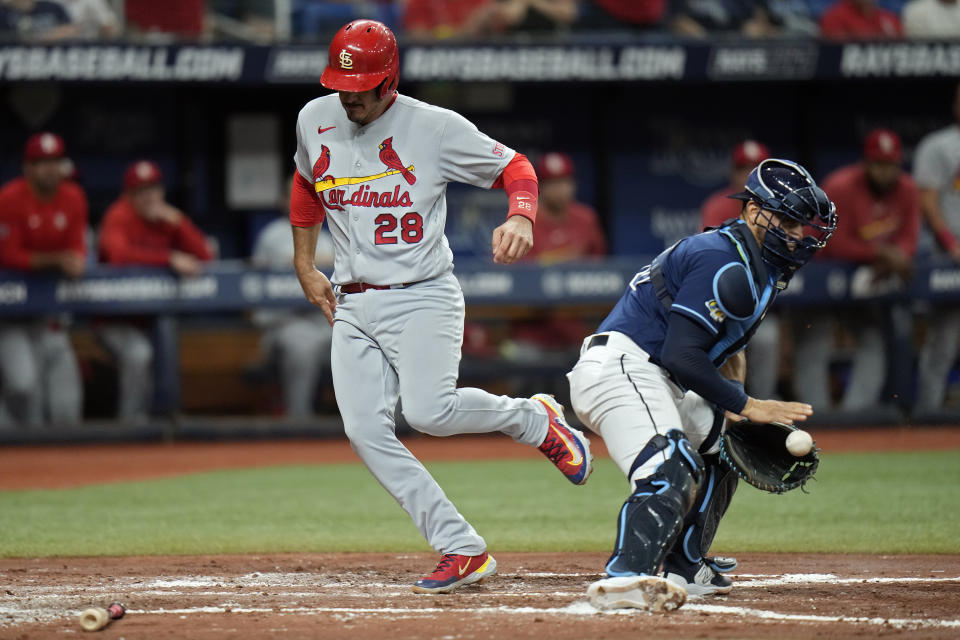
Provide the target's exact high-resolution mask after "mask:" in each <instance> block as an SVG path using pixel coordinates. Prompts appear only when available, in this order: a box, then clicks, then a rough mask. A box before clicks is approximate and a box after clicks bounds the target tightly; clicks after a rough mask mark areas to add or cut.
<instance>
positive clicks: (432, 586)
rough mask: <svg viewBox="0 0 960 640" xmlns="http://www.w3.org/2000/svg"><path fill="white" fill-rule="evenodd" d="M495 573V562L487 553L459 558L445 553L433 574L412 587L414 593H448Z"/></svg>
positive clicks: (454, 554)
mask: <svg viewBox="0 0 960 640" xmlns="http://www.w3.org/2000/svg"><path fill="white" fill-rule="evenodd" d="M496 573H497V561H496V560H494V559H493V556H492V555H490V554H489V553H486V552H484V553H482V554H480V555H479V556H461V555H458V554H456V553H446V554H444V555H443V557H442V558H440V563H439V564H437V568H436V569H434V570H433V573H431V574H430V575H428V576H426V577H425V578H420V579H419V580H417V581H416V583H414V585H413V592H414V593H450V592H451V591H453V590H454V589H456V588H458V587H463V586H465V585H468V584H473V583H475V582H482V581H483V579H484V578H488V577H490V576H492V575H496Z"/></svg>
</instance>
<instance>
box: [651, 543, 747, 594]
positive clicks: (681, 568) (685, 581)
mask: <svg viewBox="0 0 960 640" xmlns="http://www.w3.org/2000/svg"><path fill="white" fill-rule="evenodd" d="M723 560H726V558H723ZM734 562H736V561H734ZM734 566H736V564H734ZM663 576H664V577H665V578H666V579H667V580H669V581H670V582H673V583H674V584H678V585H680V586H681V587H683V588H685V589H686V590H687V594H688V595H689V596H691V597H694V598H696V597H699V596H712V595H722V594H726V593H730V590H731V589H733V581H732V580H730V578H728V577H727V576H725V575H723V574H722V573H718V572H717V571H716V570H715V569H714V568H713V566H712V564H707V563H706V562H704V561H703V560H701V561H700V562H688V561H687V560H686V558H678V556H677V555H676V554H672V553H671V554H670V555H668V556H667V559H666V560H665V561H664V563H663Z"/></svg>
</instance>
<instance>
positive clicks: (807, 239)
mask: <svg viewBox="0 0 960 640" xmlns="http://www.w3.org/2000/svg"><path fill="white" fill-rule="evenodd" d="M729 197H730V198H734V199H736V200H743V201H752V202H755V203H757V204H758V205H759V206H760V209H761V211H765V212H767V214H766V215H765V216H764V217H763V221H764V226H765V228H766V233H765V234H764V237H763V245H762V247H761V249H762V255H763V259H764V261H765V262H767V263H768V264H770V265H772V266H774V267H776V268H778V269H780V270H781V271H785V272H787V273H793V272H794V271H796V270H797V269H798V268H800V267H802V266H803V265H805V264H806V263H807V262H808V261H809V260H810V258H812V257H813V254H815V253H816V252H817V251H818V250H819V249H822V248H823V247H825V246H827V240H829V239H830V236H832V235H833V232H834V231H836V228H837V209H836V206H835V205H834V204H833V202H831V201H830V198H828V197H827V194H826V193H824V192H823V189H821V188H820V187H818V186H817V184H816V182H814V180H813V177H812V176H811V175H810V173H809V172H808V171H807V170H806V169H804V168H803V167H801V166H800V165H799V164H797V163H795V162H791V161H790V160H783V159H780V158H770V159H768V160H764V161H763V162H761V163H760V164H758V165H757V166H756V167H755V168H754V169H753V171H751V172H750V175H749V176H747V183H746V185H745V189H744V191H741V192H740V193H736V194H733V195H731V196H729ZM773 214H777V215H773ZM785 219H789V220H790V221H793V222H794V223H797V224H799V225H800V229H801V230H800V233H799V234H796V233H790V232H789V231H788V230H787V229H785V228H784V226H783V220H785ZM788 226H790V227H791V230H792V228H793V227H794V226H795V225H793V224H791V225H788Z"/></svg>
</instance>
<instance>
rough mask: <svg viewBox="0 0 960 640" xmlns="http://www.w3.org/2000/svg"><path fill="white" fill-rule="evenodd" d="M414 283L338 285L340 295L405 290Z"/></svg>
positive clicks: (349, 283) (352, 283)
mask: <svg viewBox="0 0 960 640" xmlns="http://www.w3.org/2000/svg"><path fill="white" fill-rule="evenodd" d="M412 284H417V283H416V282H404V283H403V284H392V285H391V284H370V283H369V282H348V283H347V284H342V285H340V293H363V292H364V291H369V290H370V289H376V290H377V291H383V290H384V289H405V288H407V287H409V286H410V285H412Z"/></svg>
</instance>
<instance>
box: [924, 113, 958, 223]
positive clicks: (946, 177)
mask: <svg viewBox="0 0 960 640" xmlns="http://www.w3.org/2000/svg"><path fill="white" fill-rule="evenodd" d="M913 179H914V180H915V181H916V183H917V186H918V187H920V188H926V189H936V190H937V191H938V192H939V193H940V210H941V211H942V212H943V221H944V222H946V223H947V227H949V229H950V231H951V232H953V234H954V235H955V236H958V237H960V126H957V125H951V126H949V127H945V128H943V129H940V130H938V131H934V132H933V133H931V134H929V135H928V136H926V137H925V138H924V139H923V140H921V141H920V145H919V146H918V147H917V153H916V155H915V156H914V160H913Z"/></svg>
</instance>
